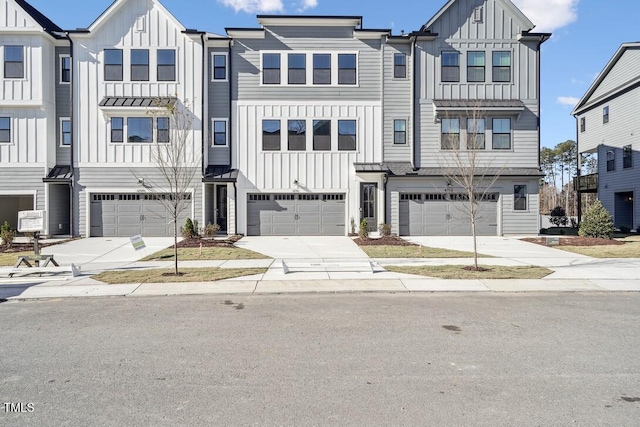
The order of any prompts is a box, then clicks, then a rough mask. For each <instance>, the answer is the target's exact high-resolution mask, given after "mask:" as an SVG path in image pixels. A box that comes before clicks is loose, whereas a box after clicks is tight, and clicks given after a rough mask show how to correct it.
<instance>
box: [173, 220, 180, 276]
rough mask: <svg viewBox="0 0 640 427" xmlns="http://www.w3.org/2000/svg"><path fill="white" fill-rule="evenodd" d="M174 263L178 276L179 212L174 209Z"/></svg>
mask: <svg viewBox="0 0 640 427" xmlns="http://www.w3.org/2000/svg"><path fill="white" fill-rule="evenodd" d="M173 218H174V221H173V263H174V273H175V275H176V276H177V275H178V274H179V271H178V213H177V212H176V211H175V210H174V215H173Z"/></svg>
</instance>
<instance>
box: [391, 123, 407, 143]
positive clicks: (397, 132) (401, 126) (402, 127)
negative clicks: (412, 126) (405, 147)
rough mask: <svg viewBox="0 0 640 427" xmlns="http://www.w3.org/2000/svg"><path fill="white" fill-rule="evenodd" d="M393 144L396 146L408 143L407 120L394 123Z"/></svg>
mask: <svg viewBox="0 0 640 427" xmlns="http://www.w3.org/2000/svg"><path fill="white" fill-rule="evenodd" d="M393 143H394V144H406V143H407V121H406V120H394V121H393Z"/></svg>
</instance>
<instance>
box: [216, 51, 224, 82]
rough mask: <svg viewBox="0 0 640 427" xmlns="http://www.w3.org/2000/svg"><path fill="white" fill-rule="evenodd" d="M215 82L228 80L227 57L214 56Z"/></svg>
mask: <svg viewBox="0 0 640 427" xmlns="http://www.w3.org/2000/svg"><path fill="white" fill-rule="evenodd" d="M213 80H227V55H213Z"/></svg>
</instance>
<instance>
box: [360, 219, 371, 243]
mask: <svg viewBox="0 0 640 427" xmlns="http://www.w3.org/2000/svg"><path fill="white" fill-rule="evenodd" d="M358 235H359V236H360V238H361V239H368V238H369V227H367V220H366V219H363V220H362V222H360V229H359V230H358Z"/></svg>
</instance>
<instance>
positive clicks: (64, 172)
mask: <svg viewBox="0 0 640 427" xmlns="http://www.w3.org/2000/svg"><path fill="white" fill-rule="evenodd" d="M72 177H73V173H72V170H71V166H64V165H63V166H55V167H53V168H52V169H51V170H50V171H49V174H48V175H47V177H46V178H42V182H57V183H66V182H71V178H72Z"/></svg>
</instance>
